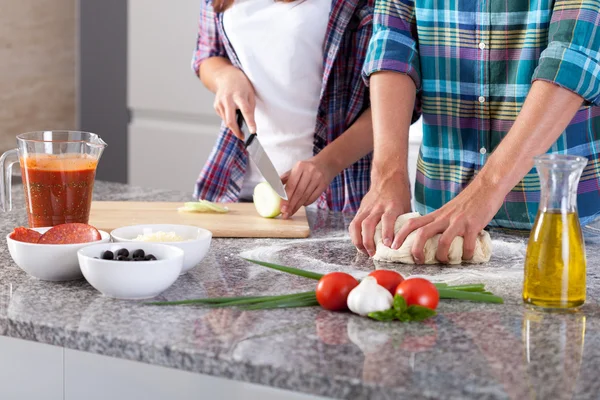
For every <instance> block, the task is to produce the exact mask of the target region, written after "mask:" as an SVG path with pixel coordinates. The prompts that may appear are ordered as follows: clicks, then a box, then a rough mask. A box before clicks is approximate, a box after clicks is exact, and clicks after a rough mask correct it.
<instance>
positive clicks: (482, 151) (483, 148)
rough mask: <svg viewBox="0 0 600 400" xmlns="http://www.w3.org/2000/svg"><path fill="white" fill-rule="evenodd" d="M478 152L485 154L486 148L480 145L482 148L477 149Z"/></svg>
mask: <svg viewBox="0 0 600 400" xmlns="http://www.w3.org/2000/svg"><path fill="white" fill-rule="evenodd" d="M479 152H480V153H481V154H485V153H487V150H486V149H485V147H482V148H480V149H479Z"/></svg>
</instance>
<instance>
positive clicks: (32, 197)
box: [0, 131, 106, 228]
mask: <svg viewBox="0 0 600 400" xmlns="http://www.w3.org/2000/svg"><path fill="white" fill-rule="evenodd" d="M105 147H106V143H104V141H103V140H102V139H100V138H99V137H98V135H96V134H94V133H87V132H78V131H40V132H30V133H24V134H21V135H18V136H17V148H16V149H14V150H9V151H7V152H6V153H4V154H3V155H2V157H0V172H1V173H2V176H1V177H0V196H1V197H0V205H1V206H2V210H3V211H5V212H7V211H10V210H11V209H12V199H11V184H12V182H11V177H12V167H13V164H15V163H17V162H19V164H20V165H21V176H22V178H23V189H24V192H25V206H26V209H27V218H28V220H29V227H31V228H38V227H47V226H54V225H58V224H64V223H71V222H80V223H87V222H88V220H89V215H90V208H91V205H92V192H93V190H94V179H95V177H96V167H97V165H98V161H99V160H100V156H101V155H102V152H103V151H104V148H105Z"/></svg>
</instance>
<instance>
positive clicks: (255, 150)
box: [236, 110, 288, 200]
mask: <svg viewBox="0 0 600 400" xmlns="http://www.w3.org/2000/svg"><path fill="white" fill-rule="evenodd" d="M236 114H237V123H238V125H239V126H240V129H241V130H242V132H244V135H245V137H246V138H247V139H246V143H245V146H246V150H247V151H248V155H249V156H250V158H251V159H252V161H254V164H256V167H257V168H258V170H259V171H260V173H261V174H262V176H263V178H265V180H266V181H267V182H268V183H269V185H271V187H272V188H273V190H275V192H276V193H277V194H278V195H279V197H281V198H282V199H284V200H287V199H288V197H287V193H286V192H285V188H284V187H283V182H281V178H280V177H279V174H278V173H277V170H276V169H275V166H274V165H273V163H272V162H271V159H270V158H269V156H268V155H267V153H266V152H265V149H264V148H263V147H262V145H261V144H260V141H259V140H258V136H257V135H256V133H251V134H250V132H248V129H247V128H248V125H247V124H246V122H245V121H244V116H243V115H242V112H241V111H240V110H237V112H236Z"/></svg>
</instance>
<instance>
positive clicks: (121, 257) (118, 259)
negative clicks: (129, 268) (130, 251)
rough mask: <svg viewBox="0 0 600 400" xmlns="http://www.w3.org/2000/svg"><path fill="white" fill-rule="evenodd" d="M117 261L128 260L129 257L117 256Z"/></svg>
mask: <svg viewBox="0 0 600 400" xmlns="http://www.w3.org/2000/svg"><path fill="white" fill-rule="evenodd" d="M117 261H129V258H127V257H125V256H117Z"/></svg>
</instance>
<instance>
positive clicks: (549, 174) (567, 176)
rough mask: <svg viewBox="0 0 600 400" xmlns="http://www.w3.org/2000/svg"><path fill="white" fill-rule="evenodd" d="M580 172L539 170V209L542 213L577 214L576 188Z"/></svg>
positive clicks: (550, 169)
mask: <svg viewBox="0 0 600 400" xmlns="http://www.w3.org/2000/svg"><path fill="white" fill-rule="evenodd" d="M581 172H582V171H581V170H580V169H578V170H560V169H552V168H539V167H538V173H539V176H540V187H541V197H540V205H539V209H540V211H543V212H548V211H549V212H561V213H574V212H577V187H578V185H579V178H580V176H581Z"/></svg>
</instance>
